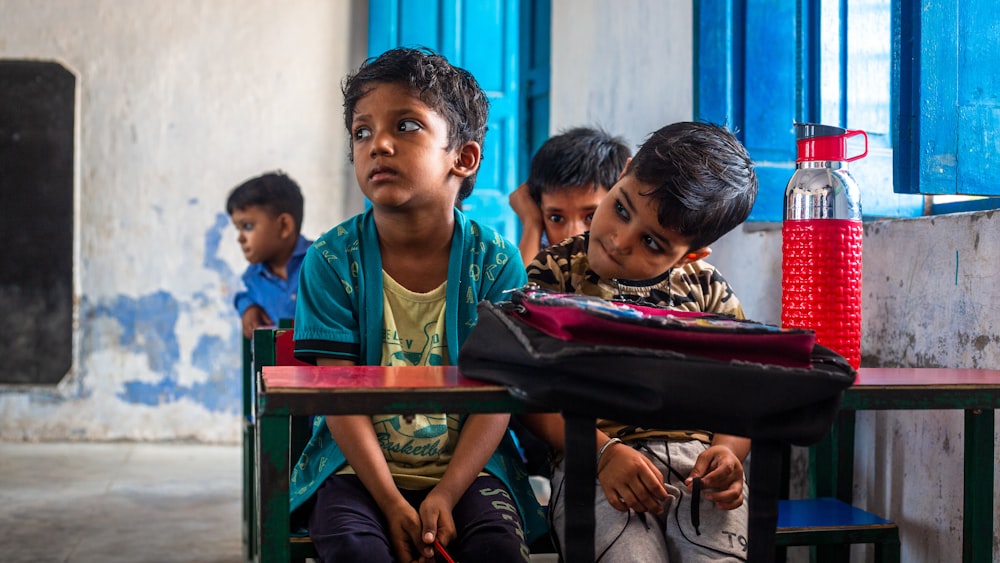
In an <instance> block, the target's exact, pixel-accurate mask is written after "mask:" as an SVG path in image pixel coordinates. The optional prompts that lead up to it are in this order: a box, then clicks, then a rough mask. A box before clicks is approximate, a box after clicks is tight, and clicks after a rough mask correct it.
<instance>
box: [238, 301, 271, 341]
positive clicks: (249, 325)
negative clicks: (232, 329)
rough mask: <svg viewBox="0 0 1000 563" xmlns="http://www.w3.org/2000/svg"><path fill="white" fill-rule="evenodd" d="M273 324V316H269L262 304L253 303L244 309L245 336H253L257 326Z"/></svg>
mask: <svg viewBox="0 0 1000 563" xmlns="http://www.w3.org/2000/svg"><path fill="white" fill-rule="evenodd" d="M271 324H274V323H273V322H272V321H271V317H269V316H267V313H265V312H264V309H262V308H261V307H260V305H251V306H249V307H247V308H246V310H245V311H243V336H244V338H250V337H252V336H253V331H254V329H255V328H257V327H259V326H266V325H271Z"/></svg>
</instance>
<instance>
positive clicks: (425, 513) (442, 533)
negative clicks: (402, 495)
mask: <svg viewBox="0 0 1000 563" xmlns="http://www.w3.org/2000/svg"><path fill="white" fill-rule="evenodd" d="M454 508H455V505H454V503H452V502H451V501H449V500H448V499H447V498H446V496H445V495H443V494H439V493H438V491H436V490H432V491H431V492H430V493H428V495H427V496H426V497H425V498H424V502H422V503H420V522H421V526H422V527H423V531H422V533H421V537H420V539H421V541H422V542H423V545H424V547H423V548H422V551H423V552H424V554H425V556H427V560H428V561H429V562H433V561H434V540H438V541H439V542H441V545H443V546H445V547H447V546H448V544H449V543H451V540H453V539H455V536H457V535H458V532H457V530H456V529H455V520H454V517H453V516H452V514H451V511H452V510H453V509H454ZM418 545H419V544H418ZM428 554H429V555H428Z"/></svg>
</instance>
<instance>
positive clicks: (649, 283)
mask: <svg viewBox="0 0 1000 563" xmlns="http://www.w3.org/2000/svg"><path fill="white" fill-rule="evenodd" d="M588 242H589V237H588V235H587V234H586V233H584V234H582V235H577V236H575V237H572V238H569V239H566V240H564V241H562V242H561V243H559V244H557V245H554V246H550V247H548V248H547V249H545V250H543V251H541V252H540V253H538V256H536V257H535V259H534V260H532V261H531V263H530V264H528V268H527V269H528V282H529V283H535V284H537V285H538V286H539V287H542V288H544V289H549V290H552V291H559V292H563V293H578V294H582V295H591V296H594V297H601V298H603V299H629V300H635V299H636V298H639V299H641V300H642V301H644V302H649V303H654V304H657V305H661V306H667V307H671V308H673V309H678V310H684V311H694V312H705V313H721V314H725V315H731V316H734V317H736V318H739V319H742V318H745V316H744V314H743V307H742V306H741V305H740V301H739V299H737V298H736V295H735V294H733V290H732V288H730V287H729V283H728V282H727V281H726V279H725V278H723V277H722V274H720V273H719V272H718V270H716V269H715V267H714V266H712V265H711V264H709V263H708V262H705V261H704V260H698V261H696V262H692V263H689V264H686V265H684V266H681V267H678V268H671V269H670V270H668V271H666V272H664V273H663V274H662V275H660V276H657V277H655V278H653V279H649V280H617V279H610V278H603V277H601V276H599V275H597V274H596V273H595V272H594V271H593V270H591V269H590V263H589V261H588V260H587V244H588ZM598 427H599V428H600V429H601V430H603V431H604V432H605V433H606V434H608V435H609V436H617V437H619V438H622V439H625V440H629V439H639V438H661V439H664V438H665V439H675V440H690V439H696V440H701V441H703V442H705V443H710V442H711V433H710V432H707V431H700V430H658V429H651V428H642V427H638V426H627V425H624V424H620V423H617V422H613V421H610V420H599V421H598Z"/></svg>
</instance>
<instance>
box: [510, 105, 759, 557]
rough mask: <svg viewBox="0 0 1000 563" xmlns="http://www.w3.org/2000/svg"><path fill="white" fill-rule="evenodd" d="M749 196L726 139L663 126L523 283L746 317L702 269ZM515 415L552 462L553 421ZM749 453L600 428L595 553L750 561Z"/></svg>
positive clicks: (687, 432) (669, 432) (735, 445)
mask: <svg viewBox="0 0 1000 563" xmlns="http://www.w3.org/2000/svg"><path fill="white" fill-rule="evenodd" d="M756 195H757V176H756V172H755V171H754V165H753V162H752V161H751V160H750V156H749V154H748V153H747V151H746V149H745V148H744V147H743V145H741V144H740V142H739V141H738V140H737V139H736V138H735V137H734V136H733V135H732V134H731V133H730V132H729V131H728V130H726V129H725V128H722V127H718V126H715V125H710V124H706V123H692V122H687V123H674V124H672V125H668V126H666V127H663V128H661V129H659V130H657V131H655V132H654V133H652V134H651V135H650V136H649V138H648V139H647V140H646V142H645V143H643V145H642V146H641V147H640V148H639V151H638V152H637V153H636V155H635V157H634V158H633V159H632V160H631V161H630V162H629V164H628V167H627V168H625V170H623V171H622V173H621V176H620V178H619V180H618V182H617V183H615V185H614V186H613V187H612V188H611V191H609V192H608V195H607V196H606V197H605V198H604V199H603V200H602V201H601V203H600V205H599V206H598V208H597V211H596V212H595V213H594V217H593V221H592V222H591V226H590V230H589V231H588V232H587V233H585V234H582V235H578V236H575V237H572V238H569V239H566V240H564V241H562V242H561V243H559V244H556V245H554V246H551V247H549V248H547V249H545V250H544V251H542V252H541V253H539V255H538V256H537V257H536V258H535V259H534V260H533V261H532V262H531V264H529V265H528V279H529V281H531V282H533V283H535V284H537V285H538V286H540V287H542V288H544V289H549V290H552V291H558V292H563V293H579V294H583V295H591V296H594V297H601V298H603V299H628V300H633V301H640V302H646V303H651V304H655V305H660V306H665V307H671V308H674V309H679V310H685V311H700V312H708V313H721V314H726V315H732V316H734V317H737V318H743V316H744V315H743V308H742V307H741V306H740V302H739V300H738V299H737V298H736V296H735V295H734V294H733V291H732V289H731V288H730V287H729V284H728V283H727V282H726V280H725V278H723V277H722V275H721V274H720V273H719V272H718V271H717V270H716V269H715V268H714V267H713V266H712V265H711V264H709V263H708V262H706V261H705V260H704V259H705V258H706V257H707V256H708V255H709V254H710V253H711V250H710V249H709V247H708V245H709V244H711V243H713V242H715V241H716V240H717V239H718V238H719V237H721V236H723V235H724V234H726V233H727V232H729V231H730V230H732V229H733V228H735V227H736V226H737V225H739V224H740V223H742V222H743V221H744V220H746V218H747V216H748V215H749V213H750V209H751V208H752V207H753V203H754V201H755V199H756ZM522 418H523V420H524V423H525V425H526V426H527V427H528V428H529V429H531V430H532V431H533V432H535V433H536V434H537V435H538V436H539V437H541V438H542V439H544V440H545V441H547V442H548V443H549V444H550V445H551V446H552V447H553V448H554V449H555V450H556V451H562V450H563V449H564V445H565V434H564V428H563V422H562V417H561V416H560V415H558V414H531V415H523V417H522ZM749 451H750V440H748V439H746V438H742V437H739V436H729V435H724V434H719V433H713V432H711V431H710V430H705V429H671V428H667V429H664V428H649V427H640V426H636V425H630V424H622V423H619V422H615V421H610V420H604V419H601V420H598V422H597V429H596V431H595V443H594V454H595V457H596V460H597V479H598V483H597V484H596V491H595V506H594V511H595V520H596V522H597V526H596V528H595V531H594V533H595V535H594V547H595V550H596V553H595V556H596V555H598V554H599V555H600V560H601V561H602V562H610V563H614V562H631V561H671V562H678V563H694V562H699V563H700V562H707V561H712V562H721V561H726V562H732V563H736V562H739V561H745V560H746V552H745V550H746V538H747V508H746V504H744V502H743V501H744V498H745V497H746V495H747V494H748V493H747V487H746V483H745V481H744V472H743V462H744V460H745V459H746V456H747V454H748V453H749ZM564 475H565V472H564V471H563V467H562V465H561V462H560V463H559V465H557V467H556V468H555V471H554V475H553V479H552V490H553V491H554V492H555V494H554V496H553V500H552V501H551V502H550V504H549V514H550V515H551V516H552V519H553V522H554V530H555V532H556V535H557V536H559V539H560V543H562V544H563V545H565V538H564V537H563V535H562V534H561V532H562V529H563V526H564V522H565V502H564V498H563V496H564V492H563V486H562V483H563V479H564ZM695 478H699V479H700V480H701V484H702V485H703V486H704V487H705V489H704V492H703V493H701V495H700V498H692V496H693V493H694V487H693V486H692V485H693V480H694V479H695ZM692 503H694V504H693V506H692ZM694 514H699V515H700V518H695V517H693V515H694Z"/></svg>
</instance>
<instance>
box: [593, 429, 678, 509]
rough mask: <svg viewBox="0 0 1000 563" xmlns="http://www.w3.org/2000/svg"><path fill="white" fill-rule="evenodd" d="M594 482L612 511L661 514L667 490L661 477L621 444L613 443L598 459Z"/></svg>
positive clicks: (645, 459) (640, 455)
mask: <svg viewBox="0 0 1000 563" xmlns="http://www.w3.org/2000/svg"><path fill="white" fill-rule="evenodd" d="M597 480H598V482H600V484H601V488H602V489H603V490H604V496H606V497H607V498H608V502H609V503H611V506H612V507H613V508H614V509H615V510H620V511H622V512H625V511H627V510H628V509H630V508H631V509H632V510H635V511H636V512H653V513H654V514H660V513H662V512H663V501H664V500H666V499H667V489H666V487H664V486H663V474H662V473H660V470H659V469H657V468H656V466H655V465H653V462H652V461H650V460H649V458H647V457H646V456H644V455H643V454H641V453H640V452H638V451H636V450H634V449H632V448H630V447H629V446H626V445H624V444H614V445H612V446H611V447H609V448H608V449H607V450H606V451H605V452H604V455H603V456H601V464H600V465H599V466H598V467H597Z"/></svg>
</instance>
